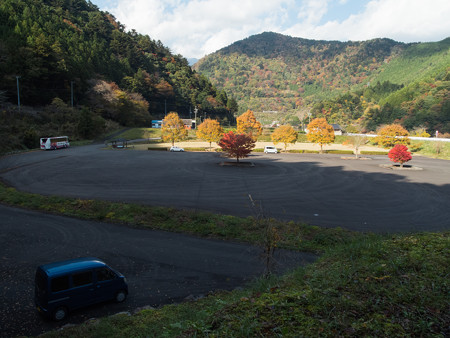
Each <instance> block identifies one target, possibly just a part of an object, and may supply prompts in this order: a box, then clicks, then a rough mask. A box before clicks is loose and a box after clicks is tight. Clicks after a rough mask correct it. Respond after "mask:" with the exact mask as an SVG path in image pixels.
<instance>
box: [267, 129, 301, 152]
mask: <svg viewBox="0 0 450 338" xmlns="http://www.w3.org/2000/svg"><path fill="white" fill-rule="evenodd" d="M271 138H272V142H273V143H274V144H278V143H284V151H286V148H287V145H288V144H289V143H295V142H296V141H297V138H298V133H297V132H296V131H295V130H294V128H293V127H292V126H290V125H285V126H280V127H278V128H277V129H275V130H274V132H273V133H272V136H271Z"/></svg>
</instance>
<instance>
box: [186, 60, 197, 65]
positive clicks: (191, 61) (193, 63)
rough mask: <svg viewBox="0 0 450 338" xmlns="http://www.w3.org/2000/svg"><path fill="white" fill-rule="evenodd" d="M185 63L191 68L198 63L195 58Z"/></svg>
mask: <svg viewBox="0 0 450 338" xmlns="http://www.w3.org/2000/svg"><path fill="white" fill-rule="evenodd" d="M187 61H188V63H189V66H193V65H195V64H196V63H197V62H198V59H196V58H188V59H187Z"/></svg>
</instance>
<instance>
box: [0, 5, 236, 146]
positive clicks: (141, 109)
mask: <svg viewBox="0 0 450 338" xmlns="http://www.w3.org/2000/svg"><path fill="white" fill-rule="evenodd" d="M18 86H19V88H20V89H19V98H20V103H21V105H22V107H21V113H24V112H25V110H26V109H28V110H30V109H31V110H32V114H28V115H27V116H26V118H27V119H31V116H35V117H34V118H33V120H32V121H30V123H29V124H31V126H29V125H28V124H26V125H25V126H23V127H20V128H19V127H17V128H18V129H19V130H18V131H17V133H18V134H23V133H24V132H25V131H24V130H23V128H26V129H27V130H28V129H30V130H29V131H30V134H31V135H33V134H41V133H43V134H44V135H51V134H52V133H54V132H55V129H56V132H57V133H70V136H72V135H73V137H86V136H87V134H89V135H91V137H92V136H93V135H95V134H96V132H95V131H93V130H89V131H88V132H87V133H84V132H81V131H80V130H77V129H79V128H78V127H79V125H78V124H79V121H78V120H77V119H79V117H78V115H80V114H78V115H77V116H74V117H73V119H72V120H70V116H71V114H66V115H64V118H62V117H61V118H59V117H58V118H56V116H57V115H58V113H59V112H61V111H62V110H64V111H66V108H67V106H71V105H72V102H73V103H74V106H75V109H82V107H84V108H85V109H87V110H88V111H89V112H90V114H93V115H92V116H91V118H94V119H95V120H98V122H99V124H98V125H105V124H106V125H108V123H109V122H108V121H112V122H114V123H119V124H121V125H125V126H149V125H150V120H151V119H152V118H158V117H162V116H164V114H165V112H169V111H176V112H178V113H179V114H180V115H181V116H182V117H189V112H190V111H191V110H192V111H193V110H194V107H198V108H199V110H200V111H201V112H206V113H207V115H208V116H209V117H216V118H219V119H227V120H229V119H232V118H233V114H232V112H231V111H230V109H229V108H228V107H227V104H228V105H229V106H230V107H235V102H233V100H232V99H231V98H230V99H228V97H227V95H226V94H225V93H224V92H223V91H218V90H216V88H215V87H214V86H213V85H212V84H211V82H210V81H209V80H208V79H207V78H206V77H205V76H203V75H201V74H199V73H197V72H195V71H193V70H192V69H191V67H190V66H189V64H188V61H187V60H186V59H185V58H184V57H182V56H181V55H174V54H172V53H171V52H170V50H169V48H167V47H165V46H164V45H163V44H162V42H161V41H155V40H153V39H151V38H150V37H149V36H146V35H141V34H139V33H137V32H136V31H134V30H131V31H129V32H127V31H125V27H124V25H122V24H121V23H120V22H118V21H117V20H116V19H115V18H114V17H113V16H112V15H111V14H109V13H107V12H102V11H100V10H99V9H98V7H97V6H95V5H94V4H92V3H91V2H90V1H85V0H2V1H1V2H0V105H3V106H5V107H7V108H8V107H9V108H8V109H12V107H13V105H18V93H17V87H18ZM72 94H73V95H72ZM229 101H230V102H229ZM69 108H70V107H69ZM44 111H46V112H47V113H48V114H49V116H46V117H45V118H43V117H42V115H41V113H42V112H44ZM36 113H38V115H39V116H37V117H36ZM10 115H11V116H16V115H15V114H12V113H11V114H10ZM86 116H88V115H86ZM2 117H3V116H2ZM5 119H6V120H9V118H8V117H6V118H5ZM2 120H3V119H2ZM18 120H20V119H18ZM48 120H54V121H58V122H55V123H53V125H50V122H48ZM102 120H103V121H102ZM45 121H47V122H48V123H47V122H45ZM11 123H12V122H11ZM20 123H22V122H18V121H17V125H18V124H20ZM74 124H76V126H74ZM43 125H45V127H43ZM84 125H85V126H88V125H89V124H86V123H85V124H84ZM65 126H67V128H66V127H65ZM0 128H6V131H7V130H11V129H14V128H12V127H11V126H5V125H3V126H1V127H0ZM2 131H3V130H2ZM98 132H101V130H97V133H98ZM85 134H86V135H85ZM83 135H84V136H83ZM19 138H20V137H19ZM34 138H36V137H34ZM34 142H35V141H33V142H30V143H31V144H33V143H34ZM19 143H20V142H19Z"/></svg>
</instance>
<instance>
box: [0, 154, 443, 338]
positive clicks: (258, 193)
mask: <svg viewBox="0 0 450 338" xmlns="http://www.w3.org/2000/svg"><path fill="white" fill-rule="evenodd" d="M223 161H232V160H230V159H226V158H224V157H221V155H220V154H218V153H195V152H184V153H170V152H164V151H134V150H131V149H122V150H118V149H115V150H107V149H102V148H101V146H100V145H92V146H86V147H76V148H69V149H64V150H57V151H34V152H29V153H23V154H18V155H12V156H6V157H2V158H1V159H0V178H1V179H2V180H3V181H5V182H6V183H8V184H10V185H12V186H14V187H16V188H17V189H19V190H23V191H28V192H34V193H39V194H44V195H61V196H69V197H76V198H88V199H105V200H111V201H121V202H132V203H142V204H148V205H159V206H170V207H175V208H185V209H191V210H208V211H212V212H217V213H223V214H230V215H237V216H244V217H246V216H249V215H252V214H254V213H255V210H254V209H253V208H252V206H251V203H250V197H251V199H252V200H253V201H257V202H258V203H260V204H261V205H262V210H263V212H264V214H265V215H266V216H269V217H276V218H280V219H285V220H294V221H305V222H308V223H310V224H315V225H320V226H328V227H335V226H342V227H345V228H348V229H352V230H357V231H372V232H378V233H392V232H412V231H440V230H449V229H450V208H449V207H448V206H449V205H450V165H449V162H448V161H444V160H436V159H429V158H424V157H414V158H413V160H412V161H411V162H409V163H410V164H411V165H412V166H414V167H419V168H421V169H422V170H401V171H400V170H391V169H387V168H384V167H382V165H386V164H389V160H388V158H387V156H368V158H367V159H365V160H347V159H343V158H341V156H340V155H332V154H326V155H317V154H253V155H251V156H250V157H249V158H247V159H245V160H243V161H246V162H252V163H254V166H253V167H233V166H221V165H220V163H221V162H223ZM0 220H1V221H0V239H1V243H2V246H0V260H1V264H0V275H1V277H2V278H1V280H0V286H1V289H0V299H2V302H1V304H0V318H1V324H0V332H1V335H2V336H3V335H4V336H13V335H19V334H24V335H35V334H39V333H41V332H43V331H45V330H49V329H53V328H57V327H59V326H61V325H64V324H66V323H67V322H74V323H78V322H82V321H84V320H86V319H88V318H91V317H98V316H103V315H107V314H112V313H117V312H120V311H132V310H134V309H136V308H138V307H141V306H147V305H150V306H159V305H161V304H166V303H171V302H178V301H181V300H183V299H185V298H186V297H194V298H195V297H197V296H201V295H204V294H207V293H208V292H209V291H212V290H217V289H228V290H230V289H233V288H235V287H238V286H242V285H244V284H245V283H246V282H248V281H250V280H252V279H253V278H254V277H255V276H258V275H261V273H262V272H263V271H264V265H263V262H262V260H261V251H260V249H259V248H256V247H251V246H248V245H243V244H237V243H228V242H221V241H210V240H204V239H198V238H195V237H190V236H185V235H181V234H174V233H166V232H158V231H149V230H138V229H132V228H128V227H125V226H118V225H111V224H106V223H98V222H89V221H81V220H77V219H71V218H66V217H59V216H54V215H46V214H42V213H37V212H32V211H27V210H22V209H16V208H9V207H5V206H0ZM278 253H279V255H280V256H278V257H277V262H278V268H279V269H280V270H279V271H283V269H288V268H292V267H294V266H298V265H300V264H304V263H308V262H311V261H313V260H314V258H315V257H314V256H313V255H310V254H301V253H293V252H286V251H279V252H278ZM82 256H96V257H98V258H100V259H103V260H105V261H106V262H107V263H108V264H110V265H111V266H112V267H114V268H116V269H117V270H119V271H121V272H122V273H123V274H125V275H126V277H127V278H128V280H129V283H130V297H129V299H128V300H127V301H126V302H125V303H124V304H103V305H99V306H94V307H91V308H89V309H86V310H83V311H78V312H76V313H74V314H73V315H72V316H70V317H69V319H67V321H65V322H63V323H58V324H57V323H53V322H49V321H44V320H42V319H41V318H40V317H39V316H38V315H37V313H36V311H35V310H34V306H33V280H34V272H35V269H36V266H37V265H40V264H44V263H47V262H50V261H55V260H62V259H68V258H74V257H82Z"/></svg>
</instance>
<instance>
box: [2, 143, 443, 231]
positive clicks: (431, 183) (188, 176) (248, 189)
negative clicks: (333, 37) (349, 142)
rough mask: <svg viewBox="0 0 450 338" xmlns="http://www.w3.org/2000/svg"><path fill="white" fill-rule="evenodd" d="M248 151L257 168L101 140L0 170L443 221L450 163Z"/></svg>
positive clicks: (156, 191) (131, 198)
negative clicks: (394, 163)
mask: <svg viewBox="0 0 450 338" xmlns="http://www.w3.org/2000/svg"><path fill="white" fill-rule="evenodd" d="M367 158H368V159H367V160H347V159H342V158H341V155H333V154H324V155H318V154H262V153H261V154H253V155H251V156H250V157H249V158H247V159H245V160H243V161H247V162H249V161H250V162H253V163H254V164H255V166H254V167H250V168H249V167H246V168H242V167H230V166H220V165H219V164H220V163H221V162H223V161H225V160H231V161H233V160H232V159H225V158H223V157H221V156H220V154H218V153H195V152H184V153H171V152H165V151H133V150H130V149H123V150H118V149H115V150H105V149H101V148H100V146H99V145H94V146H88V147H77V148H70V149H65V150H58V151H37V152H32V153H27V154H22V155H17V156H10V157H7V158H3V159H2V161H0V177H1V178H2V179H4V180H5V181H6V182H8V183H9V184H11V185H12V186H14V187H16V188H18V189H20V190H24V191H29V192H34V193H40V194H47V195H62V196H70V197H77V198H87V199H106V200H112V201H120V202H132V203H142V204H149V205H157V206H168V207H175V208H185V209H191V210H207V211H212V212H216V213H222V214H229V215H237V216H243V217H246V216H248V215H251V214H253V213H254V210H252V207H251V203H250V198H249V196H251V197H252V199H253V200H255V201H258V202H259V203H260V204H261V205H262V206H263V211H264V213H265V214H266V215H267V216H270V217H275V218H279V219H284V220H293V221H303V222H307V223H310V224H314V225H319V226H327V227H336V226H341V227H344V228H348V229H351V230H357V231H371V232H378V233H386V232H408V231H427V230H430V231H438V230H444V229H449V228H450V208H449V207H448V206H449V205H450V165H449V163H450V162H449V161H445V160H437V159H430V158H425V157H416V156H415V157H414V158H413V160H412V161H410V162H408V164H410V165H412V166H414V167H419V168H421V169H423V170H402V171H400V170H390V169H387V168H383V167H380V165H383V164H390V162H389V159H388V157H387V156H368V157H367Z"/></svg>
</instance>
